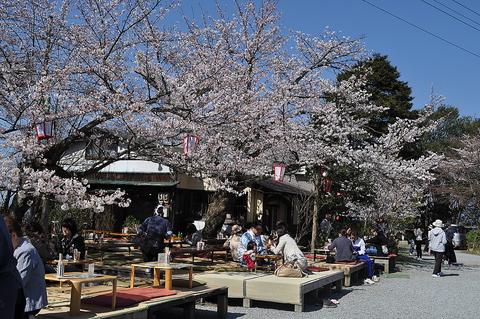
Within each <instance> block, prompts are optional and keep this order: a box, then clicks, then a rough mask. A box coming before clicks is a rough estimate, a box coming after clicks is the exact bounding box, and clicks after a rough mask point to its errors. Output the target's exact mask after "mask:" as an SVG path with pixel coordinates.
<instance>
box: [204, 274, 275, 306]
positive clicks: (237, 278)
mask: <svg viewBox="0 0 480 319" xmlns="http://www.w3.org/2000/svg"><path fill="white" fill-rule="evenodd" d="M264 276H267V274H264V273H252V272H234V271H231V272H230V271H229V272H211V273H203V274H195V279H196V280H200V281H204V282H206V284H207V286H226V287H228V298H240V299H243V298H245V296H246V295H245V282H246V281H247V280H252V279H255V278H259V277H264Z"/></svg>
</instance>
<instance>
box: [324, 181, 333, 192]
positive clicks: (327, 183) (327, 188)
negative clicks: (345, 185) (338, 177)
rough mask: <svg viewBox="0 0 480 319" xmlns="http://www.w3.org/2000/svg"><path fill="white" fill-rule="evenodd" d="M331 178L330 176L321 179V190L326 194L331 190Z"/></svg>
mask: <svg viewBox="0 0 480 319" xmlns="http://www.w3.org/2000/svg"><path fill="white" fill-rule="evenodd" d="M332 184H333V180H332V179H331V178H325V179H324V180H323V191H324V192H325V193H327V194H330V192H331V191H332Z"/></svg>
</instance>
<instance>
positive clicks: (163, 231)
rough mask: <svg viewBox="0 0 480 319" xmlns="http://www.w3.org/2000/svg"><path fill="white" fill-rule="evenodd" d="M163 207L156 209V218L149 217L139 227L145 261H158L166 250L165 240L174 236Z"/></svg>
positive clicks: (141, 248)
mask: <svg viewBox="0 0 480 319" xmlns="http://www.w3.org/2000/svg"><path fill="white" fill-rule="evenodd" d="M162 215H163V206H162V205H159V206H157V208H155V212H154V216H151V217H148V218H147V219H145V221H144V222H143V223H142V225H141V226H140V227H139V233H138V235H139V236H140V237H141V238H142V239H141V241H140V250H141V251H142V254H143V261H146V262H148V261H156V260H157V258H158V254H159V253H162V252H163V251H164V249H165V242H164V240H165V239H168V238H169V237H170V236H171V235H172V226H171V225H170V222H169V221H168V220H167V219H166V218H164V217H163V216H162Z"/></svg>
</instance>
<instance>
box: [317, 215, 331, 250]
mask: <svg viewBox="0 0 480 319" xmlns="http://www.w3.org/2000/svg"><path fill="white" fill-rule="evenodd" d="M331 220H332V215H331V214H325V218H324V219H323V220H322V222H321V223H320V242H321V243H325V242H326V241H327V240H328V239H329V238H330V233H331V232H332V222H331Z"/></svg>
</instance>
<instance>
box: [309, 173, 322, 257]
mask: <svg viewBox="0 0 480 319" xmlns="http://www.w3.org/2000/svg"><path fill="white" fill-rule="evenodd" d="M320 176H321V175H320V170H319V169H318V168H317V169H315V175H314V186H315V190H314V191H315V199H314V204H313V216H312V239H311V241H310V251H311V252H312V253H313V252H314V251H315V247H316V243H317V237H318V215H319V213H320V192H321V177H320Z"/></svg>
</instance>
